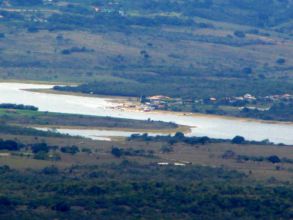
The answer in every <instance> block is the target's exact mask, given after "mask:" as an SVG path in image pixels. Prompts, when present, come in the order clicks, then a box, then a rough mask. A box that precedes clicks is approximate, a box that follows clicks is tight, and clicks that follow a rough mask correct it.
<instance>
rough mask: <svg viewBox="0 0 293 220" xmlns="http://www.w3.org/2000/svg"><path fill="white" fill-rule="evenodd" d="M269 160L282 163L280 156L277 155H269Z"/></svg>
mask: <svg viewBox="0 0 293 220" xmlns="http://www.w3.org/2000/svg"><path fill="white" fill-rule="evenodd" d="M268 161H270V162H271V163H280V162H281V160H280V158H279V157H278V156H276V155H273V156H269V157H268Z"/></svg>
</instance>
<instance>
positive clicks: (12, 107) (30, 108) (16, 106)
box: [0, 103, 39, 111]
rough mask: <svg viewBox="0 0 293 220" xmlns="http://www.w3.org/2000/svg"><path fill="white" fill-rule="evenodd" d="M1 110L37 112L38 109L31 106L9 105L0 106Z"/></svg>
mask: <svg viewBox="0 0 293 220" xmlns="http://www.w3.org/2000/svg"><path fill="white" fill-rule="evenodd" d="M1 108H7V109H19V110H30V111H38V110H39V108H37V107H35V106H32V105H17V104H10V103H4V104H0V109H1Z"/></svg>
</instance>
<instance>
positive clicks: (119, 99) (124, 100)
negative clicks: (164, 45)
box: [26, 89, 293, 125]
mask: <svg viewBox="0 0 293 220" xmlns="http://www.w3.org/2000/svg"><path fill="white" fill-rule="evenodd" d="M26 91H31V92H39V93H49V94H57V95H58V94H59V95H70V96H81V97H96V98H105V99H107V100H108V101H110V102H112V103H116V104H125V105H133V104H138V101H135V100H137V98H135V97H124V96H106V95H94V94H84V93H75V92H63V91H56V90H52V89H27V90H26ZM123 111H129V112H142V111H139V110H136V109H133V108H126V107H123ZM148 113H150V114H162V113H168V114H171V115H176V116H191V117H201V118H209V119H211V118H215V119H229V120H236V121H247V122H259V123H264V124H285V125H293V122H286V121H273V120H261V119H254V118H241V117H235V116H227V115H212V114H203V113H192V112H173V111H163V110H153V111H150V112H148Z"/></svg>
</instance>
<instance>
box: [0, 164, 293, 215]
mask: <svg viewBox="0 0 293 220" xmlns="http://www.w3.org/2000/svg"><path fill="white" fill-rule="evenodd" d="M0 179H1V192H2V194H3V193H4V195H5V196H4V195H2V197H1V199H0V207H1V209H0V216H1V218H7V217H9V218H12V219H13V218H18V219H26V218H30V219H39V218H42V219H52V218H63V217H66V218H70V219H81V218H86V219H96V218H99V219H117V218H121V217H123V218H125V219H137V218H145V219H178V218H180V219H195V218H204V219H215V218H217V219H234V218H240V219H268V218H278V219H290V218H292V212H291V210H290V209H291V207H292V202H293V201H292V193H293V192H292V187H290V185H289V186H273V187H268V186H260V185H257V184H251V183H250V182H249V181H247V180H246V177H245V175H243V174H241V173H237V172H233V171H224V170H222V169H218V168H206V167H189V168H183V169H182V168H168V167H167V168H164V167H156V166H152V165H147V166H141V165H138V164H135V163H134V164H133V163H129V162H127V161H125V162H123V163H121V164H120V165H112V166H102V167H96V166H89V167H86V166H75V167H72V168H70V169H67V170H59V169H57V168H56V167H46V168H44V169H43V170H41V171H39V172H37V171H25V172H18V171H16V170H12V169H9V168H8V167H1V174H0ZM15 179H17V180H18V181H17V182H16V181H14V180H15ZM178 180H180V181H178ZM240 181H241V184H240ZM20 188H21V189H22V190H21V193H20V192H19V190H17V189H20ZM20 207H22V208H21V209H20Z"/></svg>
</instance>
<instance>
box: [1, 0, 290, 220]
mask: <svg viewBox="0 0 293 220" xmlns="http://www.w3.org/2000/svg"><path fill="white" fill-rule="evenodd" d="M292 7H293V4H292V1H289V0H257V1H252V0H225V1H223V0H185V1H181V0H159V1H158V0H139V1H133V0H115V1H107V0H72V1H67V0H64V1H58V0H56V1H55V0H53V1H47V0H0V22H1V25H0V79H3V80H38V81H46V82H48V81H50V82H56V81H58V82H60V84H63V83H64V84H66V85H68V84H69V83H71V82H72V83H75V84H76V83H78V84H79V85H78V86H77V87H70V86H65V87H55V89H56V90H58V91H73V92H82V93H90V94H104V95H119V96H135V97H144V96H152V95H167V96H171V97H172V98H178V99H179V100H181V101H182V102H183V103H181V104H180V105H178V106H177V105H175V106H171V107H170V109H168V107H167V110H174V111H191V112H203V113H211V114H228V115H235V116H246V117H254V118H262V119H273V120H285V121H288V120H292V115H293V114H292V109H293V108H292V103H290V101H276V102H273V103H271V102H270V103H265V102H261V101H260V102H256V103H254V102H249V103H243V102H242V101H240V102H235V103H233V104H231V103H228V104H227V103H223V102H221V103H218V102H217V101H213V100H221V101H222V99H223V98H225V97H236V96H242V95H244V94H247V93H249V94H252V95H253V96H256V97H265V96H270V97H273V98H274V95H283V94H289V95H292V94H293V75H292V70H293V59H292V57H293V54H292V51H293V50H292V45H293V44H292V39H293V38H292V37H293V32H292V30H293V28H292V11H293V8H292ZM67 83H68V84H67ZM211 97H213V99H211ZM196 100H202V102H195V101H196ZM206 100H210V101H208V102H206ZM278 100H279V99H278ZM213 102H215V103H213ZM239 107H243V109H239ZM254 107H256V108H258V109H262V108H268V107H269V110H266V111H260V110H258V109H253V108H254ZM0 122H1V125H0V182H1V184H0V219H11V220H14V219H17V220H19V219H32V220H34V219H44V220H46V219H78V220H79V219H89V220H90V219H101V220H103V219H107V220H111V219H183V220H189V219H190V220H191V219H207V220H209V219H225V220H226V219H264V220H267V219H293V210H292V207H293V190H292V189H293V185H292V184H293V163H292V160H293V152H292V146H285V145H278V146H277V145H272V144H270V143H269V141H268V140H264V141H262V142H251V141H247V140H245V138H244V137H240V136H236V137H235V138H234V139H233V140H220V139H212V138H209V137H185V136H184V134H183V133H181V132H178V133H176V134H175V135H174V136H156V137H151V136H149V135H147V134H144V135H132V136H131V137H129V138H128V139H127V140H122V139H120V140H116V141H109V142H107V141H95V140H90V139H83V138H80V137H70V136H67V135H61V134H57V133H52V132H44V131H38V130H35V129H31V128H24V127H23V126H24V125H27V126H35V125H38V126H44V127H50V126H52V127H59V126H60V127H62V126H65V127H66V126H68V127H71V126H75V127H87V128H93V127H104V128H120V129H125V128H128V129H146V130H154V129H155V130H162V129H167V130H170V129H171V130H173V129H175V130H176V129H178V126H177V125H175V124H172V123H163V122H154V121H147V122H143V121H137V120H124V119H114V118H106V117H93V116H81V115H69V114H57V113H49V112H39V111H37V109H35V108H34V107H32V106H21V105H10V104H4V105H0Z"/></svg>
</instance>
